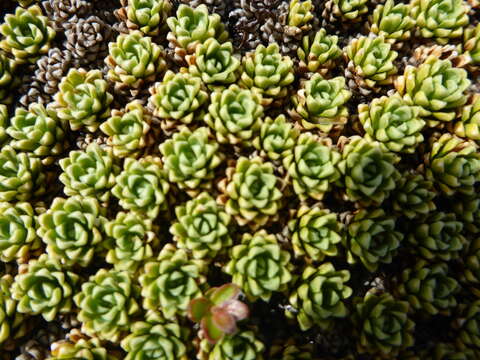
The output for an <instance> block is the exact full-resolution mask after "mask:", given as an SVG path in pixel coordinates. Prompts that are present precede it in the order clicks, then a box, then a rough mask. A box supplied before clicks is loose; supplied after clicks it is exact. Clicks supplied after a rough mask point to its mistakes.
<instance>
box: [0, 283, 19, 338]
mask: <svg viewBox="0 0 480 360" xmlns="http://www.w3.org/2000/svg"><path fill="white" fill-rule="evenodd" d="M12 286H13V277H12V276H11V275H3V276H2V277H0V347H1V346H2V344H3V343H5V342H8V341H10V340H13V339H17V338H18V337H20V336H22V335H23V333H22V332H23V331H24V330H25V329H24V328H25V326H24V325H25V322H24V321H23V314H21V313H19V312H17V301H16V300H15V299H14V298H13V297H12ZM22 323H23V324H22ZM22 328H23V329H22Z"/></svg>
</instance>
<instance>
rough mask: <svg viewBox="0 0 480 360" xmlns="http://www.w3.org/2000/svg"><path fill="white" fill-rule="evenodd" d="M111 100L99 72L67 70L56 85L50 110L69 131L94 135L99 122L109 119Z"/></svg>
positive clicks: (111, 97)
mask: <svg viewBox="0 0 480 360" xmlns="http://www.w3.org/2000/svg"><path fill="white" fill-rule="evenodd" d="M112 100H113V96H112V95H111V94H110V93H109V92H108V91H107V82H106V81H105V80H104V79H103V76H102V73H101V72H100V70H90V71H86V70H84V69H81V68H80V69H71V70H70V71H69V72H68V74H67V76H65V77H64V78H63V79H62V81H61V83H60V86H59V92H58V93H57V94H56V95H55V104H54V108H55V110H57V111H58V112H57V115H58V117H59V118H60V119H62V120H66V121H68V122H69V124H70V128H71V129H72V130H79V129H81V128H83V127H85V128H86V129H87V130H89V131H91V132H94V131H95V130H97V128H98V126H99V121H100V120H103V119H106V118H108V117H109V116H110V103H111V102H112Z"/></svg>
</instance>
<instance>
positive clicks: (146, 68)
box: [105, 31, 166, 90]
mask: <svg viewBox="0 0 480 360" xmlns="http://www.w3.org/2000/svg"><path fill="white" fill-rule="evenodd" d="M108 48H109V53H110V55H109V56H108V57H107V58H106V59H105V63H106V64H107V66H108V67H109V70H108V74H107V78H108V79H109V80H110V81H113V82H114V83H115V87H116V88H117V89H125V88H127V89H130V90H137V89H139V88H141V87H144V86H145V84H148V83H151V82H153V81H155V78H156V77H157V76H158V74H160V73H162V72H163V71H164V70H165V68H166V63H165V60H164V57H165V55H164V54H163V48H162V47H161V46H160V45H157V44H155V43H154V42H152V39H151V38H150V37H148V36H143V34H142V33H141V32H140V31H132V32H130V33H129V34H127V35H123V34H122V35H119V36H118V37H117V41H116V42H111V43H109V44H108Z"/></svg>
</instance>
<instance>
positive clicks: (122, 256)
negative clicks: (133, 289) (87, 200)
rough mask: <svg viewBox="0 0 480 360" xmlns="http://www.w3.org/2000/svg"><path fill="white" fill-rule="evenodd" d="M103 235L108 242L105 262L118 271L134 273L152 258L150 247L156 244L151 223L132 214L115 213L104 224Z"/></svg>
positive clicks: (156, 240)
mask: <svg viewBox="0 0 480 360" xmlns="http://www.w3.org/2000/svg"><path fill="white" fill-rule="evenodd" d="M105 233H106V234H107V236H108V242H109V244H108V245H107V247H108V249H109V250H108V253H107V256H106V258H105V260H106V261H107V262H108V263H110V264H113V267H114V268H115V269H116V270H119V271H121V270H125V271H130V272H135V271H136V270H137V269H138V267H139V266H140V265H142V263H143V262H144V261H147V260H149V259H150V258H152V257H153V250H152V247H155V245H157V243H158V239H157V236H156V235H155V232H154V231H153V224H152V221H151V220H150V219H145V218H144V217H142V216H140V215H139V214H136V213H133V212H129V213H125V212H119V213H117V216H116V217H115V219H113V220H110V221H109V222H107V223H106V224H105Z"/></svg>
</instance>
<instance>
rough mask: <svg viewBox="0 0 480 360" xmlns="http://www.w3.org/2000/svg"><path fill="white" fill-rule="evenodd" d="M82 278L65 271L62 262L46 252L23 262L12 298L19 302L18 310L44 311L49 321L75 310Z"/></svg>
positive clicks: (28, 312) (34, 312)
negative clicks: (26, 262) (76, 294)
mask: <svg viewBox="0 0 480 360" xmlns="http://www.w3.org/2000/svg"><path fill="white" fill-rule="evenodd" d="M79 280H80V278H79V277H78V275H76V274H75V273H73V272H71V271H69V270H64V269H63V268H62V265H61V264H60V262H59V261H57V260H53V259H51V258H49V257H48V256H47V255H46V254H43V255H42V256H40V257H39V258H38V259H33V260H30V261H29V263H28V264H24V265H22V267H21V269H20V271H19V274H18V275H17V276H15V282H14V284H13V286H12V297H13V298H14V299H16V300H17V301H18V305H17V311H19V312H21V313H26V314H32V315H39V314H41V315H42V316H43V318H44V319H45V320H46V321H52V320H53V319H54V318H55V316H56V315H57V313H68V312H70V311H71V310H72V306H73V296H74V295H75V291H76V290H77V287H78V283H79Z"/></svg>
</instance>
